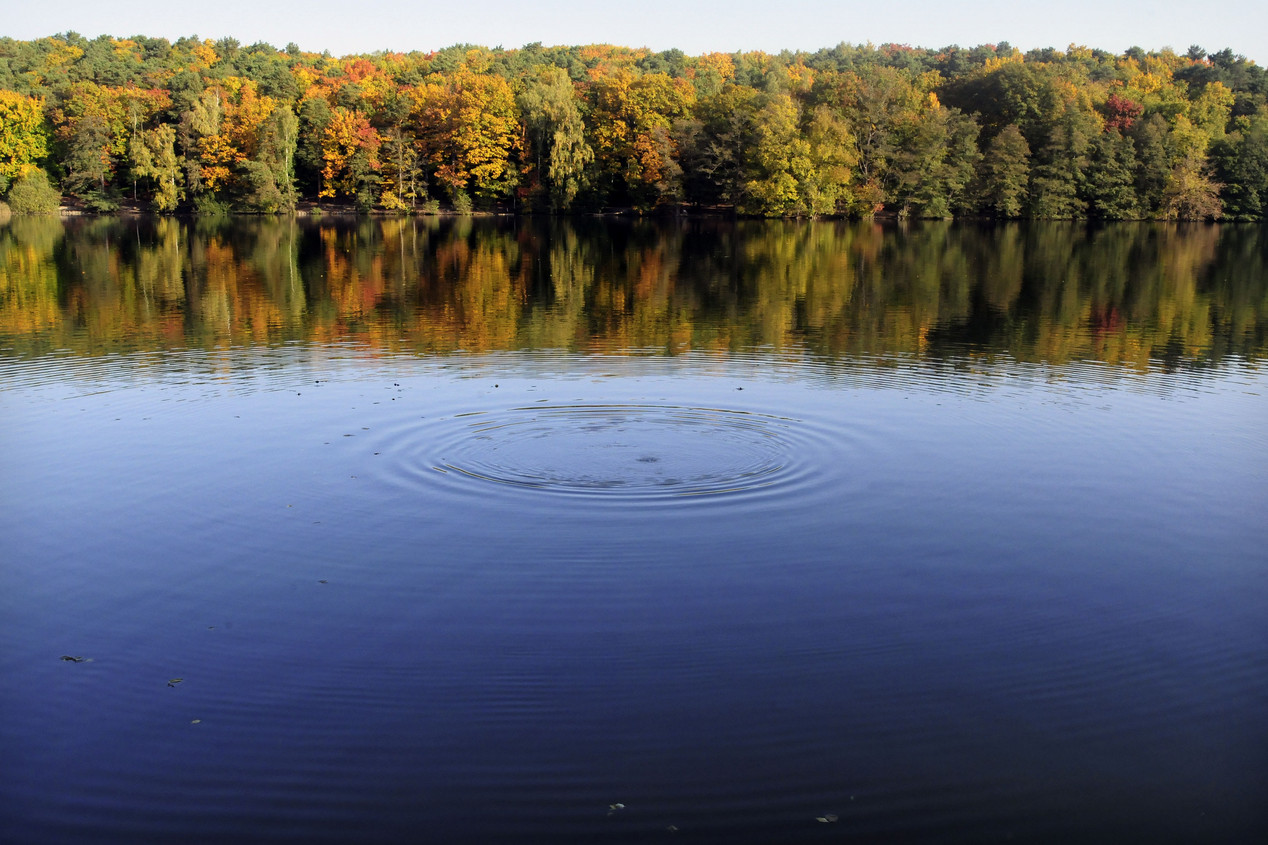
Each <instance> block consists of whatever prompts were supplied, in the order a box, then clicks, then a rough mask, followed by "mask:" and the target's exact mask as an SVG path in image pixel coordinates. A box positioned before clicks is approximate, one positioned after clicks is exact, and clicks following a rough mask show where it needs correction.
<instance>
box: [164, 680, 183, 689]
mask: <svg viewBox="0 0 1268 845" xmlns="http://www.w3.org/2000/svg"><path fill="white" fill-rule="evenodd" d="M184 680H185V679H184V678H172V679H171V680H170V681H168V682H167V685H168V686H169V687H174V686H176V685H177V684H179V683H181V682H182V681H184Z"/></svg>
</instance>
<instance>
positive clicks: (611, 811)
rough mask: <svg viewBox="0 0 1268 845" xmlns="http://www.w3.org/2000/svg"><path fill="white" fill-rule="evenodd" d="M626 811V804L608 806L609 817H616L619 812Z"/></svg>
mask: <svg viewBox="0 0 1268 845" xmlns="http://www.w3.org/2000/svg"><path fill="white" fill-rule="evenodd" d="M624 809H625V805H624V804H609V805H608V815H609V816H614V815H616V814H617V812H619V811H621V810H624Z"/></svg>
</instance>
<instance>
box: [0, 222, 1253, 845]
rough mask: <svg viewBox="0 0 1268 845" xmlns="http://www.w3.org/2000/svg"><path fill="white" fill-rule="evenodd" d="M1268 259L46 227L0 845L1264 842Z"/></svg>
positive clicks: (17, 541) (2, 425) (624, 232)
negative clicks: (5, 844) (169, 844)
mask: <svg viewBox="0 0 1268 845" xmlns="http://www.w3.org/2000/svg"><path fill="white" fill-rule="evenodd" d="M1266 362H1268V228H1264V227H1254V226H1232V225H1228V226H1211V225H1190V226H1179V225H1154V224H1121V225H1116V226H1110V227H1103V228H1088V227H1086V226H1084V225H1076V224H1059V223H1049V224H1029V225H1027V224H1009V225H994V226H985V225H975V224H971V223H958V224H951V223H928V224H910V225H900V224H880V223H843V222H821V223H780V222H732V221H722V220H694V221H663V222H650V221H632V220H605V219H578V220H574V221H558V220H547V219H532V218H525V219H508V218H477V219H470V218H466V219H463V218H445V219H439V218H419V219H359V220H358V219H352V218H347V219H335V220H308V219H299V220H292V219H287V220H272V219H266V220H218V221H215V220H213V221H208V220H201V221H195V222H191V221H180V220H172V219H139V220H130V219H89V218H78V219H68V220H65V221H58V220H40V219H21V218H15V219H13V220H12V221H11V222H10V223H8V224H7V225H5V226H3V227H0V431H3V440H2V441H0V497H2V498H0V504H2V507H0V538H3V541H2V543H0V622H2V623H3V624H2V628H0V630H2V631H3V634H2V636H3V640H2V646H0V672H2V678H3V681H2V683H0V759H3V761H4V763H3V772H4V774H3V778H0V839H3V840H4V841H6V842H13V843H41V845H48V843H59V842H67V843H79V842H119V843H142V842H288V841H289V842H345V841H346V842H353V841H355V842H361V843H378V842H382V843H392V842H428V843H519V842H540V843H560V842H576V843H594V842H614V843H642V842H675V841H681V842H699V843H728V845H730V844H731V843H774V842H781V843H803V842H806V843H809V842H873V841H901V842H974V843H976V842H990V841H1003V840H1011V841H1020V842H1072V841H1079V842H1107V843H1109V842H1114V843H1118V842H1125V841H1148V842H1151V843H1161V842H1252V841H1263V839H1264V837H1265V835H1268V802H1265V800H1264V796H1265V795H1268V718H1265V716H1266V714H1268V647H1266V646H1268V518H1266V513H1268V372H1266V370H1265V364H1266Z"/></svg>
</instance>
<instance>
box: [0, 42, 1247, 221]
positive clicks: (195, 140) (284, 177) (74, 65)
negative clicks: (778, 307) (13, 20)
mask: <svg viewBox="0 0 1268 845" xmlns="http://www.w3.org/2000/svg"><path fill="white" fill-rule="evenodd" d="M0 195H3V196H4V197H5V199H6V200H7V202H8V205H9V206H10V207H11V208H12V210H13V211H15V212H19V213H21V212H34V211H40V210H50V209H53V208H56V206H57V204H58V202H59V201H61V200H62V199H63V197H70V198H71V201H72V202H74V203H76V204H79V205H82V206H83V207H85V208H86V209H89V210H93V211H99V212H109V211H113V210H117V209H118V208H119V207H120V206H121V205H123V204H132V205H144V206H148V207H149V208H150V209H152V210H153V211H156V212H160V213H175V212H194V213H203V214H208V213H223V212H226V211H238V212H254V213H266V214H268V213H282V212H288V211H291V210H293V209H295V208H296V207H297V205H298V204H300V203H318V204H323V203H325V204H331V205H345V206H355V207H356V208H357V209H359V210H364V211H369V210H376V209H377V210H384V211H394V212H427V211H435V210H438V209H440V208H442V207H444V208H452V209H454V210H457V211H460V212H464V211H469V210H471V209H473V208H481V209H496V210H511V211H529V212H533V211H542V212H588V211H596V210H602V209H611V208H632V209H636V210H639V211H642V212H651V211H655V210H659V209H670V210H676V211H678V210H683V209H688V210H690V209H709V210H727V211H734V212H737V213H739V214H743V215H753V216H760V217H801V216H804V217H815V216H829V215H841V216H850V217H871V216H874V215H877V214H887V215H896V216H899V217H926V218H946V217H953V216H970V215H973V216H988V217H997V218H1022V217H1034V218H1050V219H1083V218H1092V219H1103V220H1121V219H1172V220H1174V219H1216V218H1221V217H1223V218H1228V219H1262V218H1263V217H1264V214H1265V212H1266V211H1268V73H1265V71H1264V69H1262V68H1260V67H1258V66H1257V65H1255V64H1254V63H1253V62H1251V61H1249V60H1247V59H1246V58H1244V57H1242V56H1238V55H1235V54H1233V53H1232V51H1230V50H1223V51H1220V52H1217V53H1212V54H1207V53H1206V52H1205V51H1204V50H1203V49H1201V48H1200V47H1196V46H1194V47H1191V48H1189V50H1188V51H1187V52H1186V53H1183V54H1180V53H1176V52H1173V51H1171V50H1161V51H1152V52H1146V51H1144V50H1142V49H1139V48H1132V49H1129V50H1127V51H1126V52H1124V53H1123V54H1121V55H1115V54H1112V53H1108V52H1106V51H1103V50H1095V49H1089V48H1086V47H1080V46H1074V45H1072V46H1070V47H1069V48H1068V49H1066V50H1064V51H1061V50H1056V49H1042V50H1032V51H1030V52H1027V53H1024V54H1023V53H1022V52H1021V51H1019V50H1017V49H1016V48H1013V47H1011V46H1010V45H1008V44H1007V43H999V44H987V45H982V46H978V47H975V48H972V49H963V48H960V47H955V46H951V47H946V48H942V49H937V50H935V49H923V48H912V47H908V46H905V45H892V44H891V45H883V46H880V47H874V46H872V45H849V44H844V43H843V44H840V45H838V46H837V47H835V48H832V49H824V50H819V51H817V52H814V53H807V52H788V51H786V52H783V53H780V54H778V55H773V54H767V53H761V52H746V53H709V54H705V55H700V56H688V55H686V54H684V53H682V52H681V51H678V50H669V51H664V52H652V51H650V50H646V49H631V48H626V47H617V46H610V45H590V46H577V47H543V46H542V45H540V44H530V45H528V46H525V47H523V48H520V49H516V50H503V49H501V48H496V49H488V48H484V47H474V46H470V45H458V46H454V47H450V48H446V49H444V50H441V51H439V52H431V53H422V52H412V53H391V52H383V53H375V54H372V55H359V56H347V57H342V58H336V57H334V56H331V55H330V54H329V53H312V52H305V51H302V50H300V49H299V48H298V47H297V46H296V45H294V44H289V45H287V47H286V48H285V49H282V50H279V49H277V48H275V47H272V46H270V45H268V44H253V45H250V46H247V47H243V46H242V45H241V44H239V43H238V42H237V41H235V40H234V39H231V38H225V39H221V40H219V41H214V42H213V41H209V40H199V39H197V38H182V39H179V40H177V41H175V42H174V43H173V42H169V41H167V40H166V39H161V38H146V37H141V36H137V37H133V38H126V39H119V38H112V37H109V36H101V37H99V38H96V39H92V40H89V39H86V38H84V37H82V36H80V35H78V34H76V33H65V34H62V35H57V36H53V37H49V38H43V39H39V40H36V41H17V40H14V39H10V38H2V39H0Z"/></svg>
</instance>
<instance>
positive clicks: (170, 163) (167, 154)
mask: <svg viewBox="0 0 1268 845" xmlns="http://www.w3.org/2000/svg"><path fill="white" fill-rule="evenodd" d="M130 143H131V160H132V172H133V173H134V174H135V175H136V176H137V177H138V178H141V179H147V180H150V181H151V182H152V183H153V193H152V198H151V200H150V204H151V206H152V207H153V208H154V210H155V211H159V212H167V211H175V210H176V206H177V205H178V204H179V203H180V201H181V199H182V198H183V197H184V193H185V192H184V190H183V186H182V170H181V166H180V160H179V159H178V158H177V156H176V130H175V129H174V128H173V127H172V126H171V125H170V124H166V123H164V124H161V125H160V126H159V127H158V128H156V129H152V130H142V131H141V132H140V133H138V134H136V135H133V136H132V140H131V142H130Z"/></svg>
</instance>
